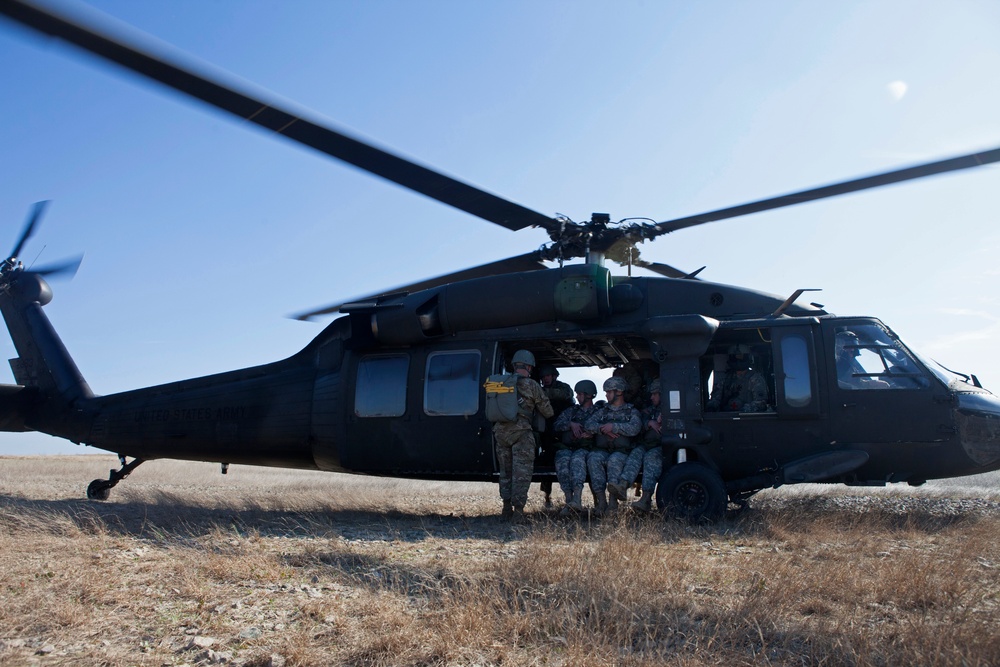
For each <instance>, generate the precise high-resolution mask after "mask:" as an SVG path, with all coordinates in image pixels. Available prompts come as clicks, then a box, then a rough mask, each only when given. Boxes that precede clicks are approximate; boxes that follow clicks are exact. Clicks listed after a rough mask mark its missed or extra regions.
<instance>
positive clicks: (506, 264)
mask: <svg viewBox="0 0 1000 667" xmlns="http://www.w3.org/2000/svg"><path fill="white" fill-rule="evenodd" d="M545 268H547V267H546V266H545V264H544V263H542V261H541V260H540V259H539V258H538V252H529V253H525V254H523V255H518V256H516V257H508V258H507V259H501V260H500V261H498V262H490V263H489V264H480V265H479V266H474V267H472V268H471V269H463V270H462V271H456V272H455V273H448V274H445V275H443V276H437V277H436V278H428V279H427V280H421V281H420V282H417V283H411V284H409V285H403V286H401V287H394V288H392V289H387V290H383V291H381V292H377V293H375V294H368V295H366V296H360V297H356V298H353V299H348V300H346V301H343V302H341V303H337V304H333V305H330V306H324V307H322V308H317V309H316V310H310V311H308V312H305V313H299V314H297V315H292V316H291V317H292V318H293V319H296V320H309V319H312V318H313V317H317V316H319V315H327V314H329V313H336V312H337V311H339V310H340V309H341V308H342V307H343V306H345V305H347V304H349V303H359V302H363V301H371V300H374V299H376V298H378V297H380V296H385V295H387V294H398V293H400V292H418V291H420V290H424V289H430V288H432V287H437V286H438V285H446V284H448V283H455V282H459V281H461V280H470V279H472V278H483V277H485V276H493V275H499V274H503V273H520V272H522V271H538V270H540V269H545Z"/></svg>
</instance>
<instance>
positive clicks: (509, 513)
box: [500, 500, 514, 521]
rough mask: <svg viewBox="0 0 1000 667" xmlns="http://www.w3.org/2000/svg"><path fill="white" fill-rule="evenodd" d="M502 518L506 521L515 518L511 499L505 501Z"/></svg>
mask: <svg viewBox="0 0 1000 667" xmlns="http://www.w3.org/2000/svg"><path fill="white" fill-rule="evenodd" d="M500 518H501V519H503V520H504V521H510V520H511V519H513V518H514V506H513V505H511V504H510V501H509V500H505V501H503V510H501V512H500Z"/></svg>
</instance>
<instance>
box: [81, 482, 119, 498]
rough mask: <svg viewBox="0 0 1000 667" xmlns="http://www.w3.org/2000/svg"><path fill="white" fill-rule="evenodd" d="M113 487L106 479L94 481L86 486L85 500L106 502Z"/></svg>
mask: <svg viewBox="0 0 1000 667" xmlns="http://www.w3.org/2000/svg"><path fill="white" fill-rule="evenodd" d="M112 486H114V485H113V484H111V483H110V482H109V481H108V480H106V479H95V480H94V481H93V482H91V483H90V484H89V485H87V498H89V499H90V500H107V499H108V496H110V495H111V487H112Z"/></svg>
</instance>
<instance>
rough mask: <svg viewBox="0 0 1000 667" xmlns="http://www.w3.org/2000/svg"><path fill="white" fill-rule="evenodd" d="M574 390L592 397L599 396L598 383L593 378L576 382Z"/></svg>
mask: <svg viewBox="0 0 1000 667" xmlns="http://www.w3.org/2000/svg"><path fill="white" fill-rule="evenodd" d="M573 391H575V392H576V393H578V394H587V395H588V396H590V397H591V398H594V397H595V396H597V385H596V384H594V383H593V381H591V380H580V381H579V382H577V383H576V386H575V387H573Z"/></svg>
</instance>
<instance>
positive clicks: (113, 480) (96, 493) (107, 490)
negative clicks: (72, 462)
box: [87, 455, 143, 500]
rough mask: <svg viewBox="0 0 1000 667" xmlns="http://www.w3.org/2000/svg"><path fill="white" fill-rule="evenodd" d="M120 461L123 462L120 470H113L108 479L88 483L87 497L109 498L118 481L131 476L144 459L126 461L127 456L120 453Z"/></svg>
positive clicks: (94, 498)
mask: <svg viewBox="0 0 1000 667" xmlns="http://www.w3.org/2000/svg"><path fill="white" fill-rule="evenodd" d="M118 461H119V462H120V463H121V464H122V467H121V469H120V470H111V471H110V474H109V475H108V479H95V480H94V481H93V482H91V483H90V484H89V485H87V498H89V499H90V500H107V499H108V496H109V495H111V489H113V488H115V485H117V484H118V482H120V481H122V480H123V479H125V478H126V477H128V476H129V473H131V472H132V471H133V470H135V469H136V468H138V467H139V465H140V464H141V463H142V462H143V459H132V463H125V457H124V456H121V455H119V456H118Z"/></svg>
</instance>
